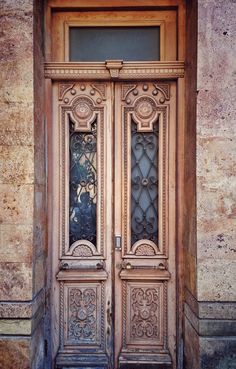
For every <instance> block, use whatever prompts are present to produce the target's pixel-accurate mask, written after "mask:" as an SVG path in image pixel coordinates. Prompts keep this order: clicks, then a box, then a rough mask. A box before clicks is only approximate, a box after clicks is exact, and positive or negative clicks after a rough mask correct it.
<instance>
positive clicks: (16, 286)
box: [0, 263, 32, 301]
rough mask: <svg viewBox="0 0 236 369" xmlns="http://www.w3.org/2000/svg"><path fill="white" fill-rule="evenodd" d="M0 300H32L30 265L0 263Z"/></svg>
mask: <svg viewBox="0 0 236 369" xmlns="http://www.w3.org/2000/svg"><path fill="white" fill-rule="evenodd" d="M0 280H1V289H0V300H3V301H9V300H13V301H21V300H31V299H32V265H31V264H26V263H0Z"/></svg>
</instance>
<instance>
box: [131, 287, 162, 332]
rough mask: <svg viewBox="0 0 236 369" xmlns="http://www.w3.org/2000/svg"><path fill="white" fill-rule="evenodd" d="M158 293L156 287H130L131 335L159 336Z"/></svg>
mask: <svg viewBox="0 0 236 369" xmlns="http://www.w3.org/2000/svg"><path fill="white" fill-rule="evenodd" d="M159 304H160V303H159V294H158V289H157V288H144V287H143V288H137V287H135V288H131V337H132V338H133V339H156V338H158V337H159V325H160V322H159V309H160V306H159Z"/></svg>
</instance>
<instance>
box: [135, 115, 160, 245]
mask: <svg viewBox="0 0 236 369" xmlns="http://www.w3.org/2000/svg"><path fill="white" fill-rule="evenodd" d="M131 134H132V138H131V150H132V151H131V244H132V245H133V244H134V243H135V242H136V241H138V240H142V239H146V240H150V241H153V242H154V243H155V244H157V241H158V122H156V123H155V124H154V130H153V132H150V133H149V132H148V133H140V132H137V125H136V123H134V122H132V126H131Z"/></svg>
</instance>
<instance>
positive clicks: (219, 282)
mask: <svg viewBox="0 0 236 369" xmlns="http://www.w3.org/2000/svg"><path fill="white" fill-rule="evenodd" d="M235 275H236V261H235V260H231V261H229V260H227V259H226V260H224V259H212V258H209V259H201V260H200V259H199V260H198V300H200V301H201V300H203V301H204V300H205V301H209V300H210V301H235V300H236V284H235V277H234V276H235Z"/></svg>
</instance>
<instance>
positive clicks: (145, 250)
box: [135, 245, 156, 256]
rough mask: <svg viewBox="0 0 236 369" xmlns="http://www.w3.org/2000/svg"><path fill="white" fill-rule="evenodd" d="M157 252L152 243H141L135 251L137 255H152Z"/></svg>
mask: <svg viewBox="0 0 236 369" xmlns="http://www.w3.org/2000/svg"><path fill="white" fill-rule="evenodd" d="M155 254H156V253H155V250H154V248H153V247H152V246H150V245H140V246H138V247H137V249H136V251H135V255H137V256H152V255H155Z"/></svg>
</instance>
